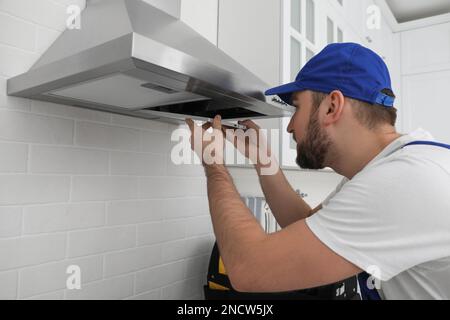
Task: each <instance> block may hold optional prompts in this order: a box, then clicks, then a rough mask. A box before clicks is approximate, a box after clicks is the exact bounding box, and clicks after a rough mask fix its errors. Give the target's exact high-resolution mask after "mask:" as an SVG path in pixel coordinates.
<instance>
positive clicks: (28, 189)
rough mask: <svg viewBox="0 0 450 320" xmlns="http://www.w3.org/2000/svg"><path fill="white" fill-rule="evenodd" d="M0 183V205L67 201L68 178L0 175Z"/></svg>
mask: <svg viewBox="0 0 450 320" xmlns="http://www.w3.org/2000/svg"><path fill="white" fill-rule="evenodd" d="M0 181H1V183H0V205H15V204H32V203H49V202H60V201H67V200H68V199H69V188H70V179H69V177H65V176H42V175H0Z"/></svg>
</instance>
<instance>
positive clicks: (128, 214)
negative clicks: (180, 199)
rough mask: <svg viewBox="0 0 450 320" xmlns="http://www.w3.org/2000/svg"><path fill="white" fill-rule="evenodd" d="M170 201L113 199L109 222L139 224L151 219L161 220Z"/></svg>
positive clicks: (109, 210)
mask: <svg viewBox="0 0 450 320" xmlns="http://www.w3.org/2000/svg"><path fill="white" fill-rule="evenodd" d="M167 204H168V201H166V200H163V199H156V200H137V201H135V200H131V201H113V202H110V203H109V205H108V208H107V224H108V225H120V224H137V223H142V222H149V221H159V220H161V219H162V217H163V215H164V214H165V212H166V210H165V208H166V206H167Z"/></svg>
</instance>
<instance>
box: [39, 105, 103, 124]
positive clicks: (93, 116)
mask: <svg viewBox="0 0 450 320" xmlns="http://www.w3.org/2000/svg"><path fill="white" fill-rule="evenodd" d="M31 111H32V112H35V113H42V114H46V115H55V116H59V117H67V118H74V119H78V120H90V121H99V122H109V121H110V119H111V115H110V114H109V113H107V112H101V111H96V110H90V109H85V108H79V107H72V106H67V105H63V104H57V103H51V102H46V101H37V100H34V101H33V102H32V104H31Z"/></svg>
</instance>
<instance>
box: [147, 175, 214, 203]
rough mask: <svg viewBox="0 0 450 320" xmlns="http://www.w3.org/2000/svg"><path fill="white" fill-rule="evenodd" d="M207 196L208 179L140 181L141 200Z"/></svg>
mask: <svg viewBox="0 0 450 320" xmlns="http://www.w3.org/2000/svg"><path fill="white" fill-rule="evenodd" d="M202 195H206V179H204V178H185V177H148V178H146V177H144V178H140V179H139V198H145V199H147V198H148V199H151V198H176V197H191V196H202Z"/></svg>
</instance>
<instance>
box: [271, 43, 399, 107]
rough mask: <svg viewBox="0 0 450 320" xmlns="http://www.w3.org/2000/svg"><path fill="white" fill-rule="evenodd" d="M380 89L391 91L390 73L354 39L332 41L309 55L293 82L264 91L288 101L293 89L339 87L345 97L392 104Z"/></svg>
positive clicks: (382, 63)
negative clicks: (309, 58) (345, 41)
mask: <svg viewBox="0 0 450 320" xmlns="http://www.w3.org/2000/svg"><path fill="white" fill-rule="evenodd" d="M383 89H389V90H391V91H392V86H391V77H390V75H389V70H388V68H387V66H386V64H385V63H384V61H383V59H382V58H381V57H380V56H379V55H377V54H376V53H375V52H373V51H372V50H370V49H368V48H365V47H363V46H361V45H359V44H356V43H333V44H330V45H328V46H326V47H325V48H324V49H323V50H322V51H321V52H320V53H318V54H317V55H315V56H314V57H313V58H311V60H309V61H308V63H306V65H305V66H304V67H303V68H302V69H301V70H300V72H299V73H298V75H297V77H296V78H295V81H294V82H291V83H288V84H285V85H282V86H278V87H275V88H272V89H269V90H267V91H266V95H268V96H269V95H278V96H279V97H280V98H281V99H282V100H283V101H284V102H286V103H287V104H292V101H291V97H292V93H294V92H296V91H304V90H312V91H318V92H324V93H330V92H332V91H333V90H339V91H341V92H342V94H343V95H344V96H346V97H349V98H353V99H357V100H361V101H365V102H368V103H371V104H375V103H377V104H380V105H383V106H386V107H392V106H393V105H394V98H392V97H389V96H387V95H385V94H383V93H382V92H381V91H382V90H383Z"/></svg>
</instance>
